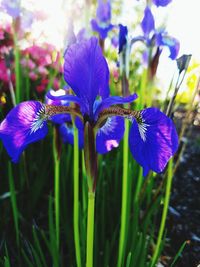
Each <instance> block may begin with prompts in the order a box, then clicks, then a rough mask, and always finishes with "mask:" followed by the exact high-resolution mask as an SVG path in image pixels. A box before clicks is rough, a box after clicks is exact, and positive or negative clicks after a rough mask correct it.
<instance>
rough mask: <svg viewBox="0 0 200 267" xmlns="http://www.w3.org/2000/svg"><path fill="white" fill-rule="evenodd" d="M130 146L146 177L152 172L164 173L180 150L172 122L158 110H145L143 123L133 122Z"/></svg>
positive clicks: (142, 118) (142, 115)
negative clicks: (170, 160) (167, 165)
mask: <svg viewBox="0 0 200 267" xmlns="http://www.w3.org/2000/svg"><path fill="white" fill-rule="evenodd" d="M129 146H130V150H131V153H132V155H133V157H134V158H135V160H136V161H137V162H138V163H139V164H140V165H141V166H142V167H143V173H144V176H146V175H147V174H148V172H149V171H150V170H152V171H154V172H157V173H159V172H162V171H163V169H164V168H165V166H166V164H167V162H168V160H169V159H170V158H171V157H172V156H173V155H174V153H175V152H176V150H177V148H178V136H177V133H176V129H175V126H174V124H173V122H172V120H171V119H170V118H168V117H167V116H166V115H165V114H164V113H162V112H161V111H160V110H159V109H157V108H147V109H144V110H143V111H142V112H141V122H140V123H137V122H136V120H134V121H133V124H132V127H131V129H130V133H129Z"/></svg>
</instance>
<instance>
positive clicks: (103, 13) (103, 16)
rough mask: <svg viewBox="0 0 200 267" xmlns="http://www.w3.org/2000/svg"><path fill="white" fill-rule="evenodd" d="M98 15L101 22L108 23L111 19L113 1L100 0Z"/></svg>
mask: <svg viewBox="0 0 200 267" xmlns="http://www.w3.org/2000/svg"><path fill="white" fill-rule="evenodd" d="M96 17H97V19H98V21H99V22H104V23H107V22H109V21H110V19H111V3H110V0H106V1H104V0H98V7H97V13H96Z"/></svg>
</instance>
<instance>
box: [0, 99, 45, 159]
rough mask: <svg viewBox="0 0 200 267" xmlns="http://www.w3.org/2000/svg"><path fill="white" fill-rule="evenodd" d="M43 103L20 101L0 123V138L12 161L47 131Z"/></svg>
mask: <svg viewBox="0 0 200 267" xmlns="http://www.w3.org/2000/svg"><path fill="white" fill-rule="evenodd" d="M43 115H44V105H43V104H42V103H40V102H37V101H26V102H22V103H20V104H19V105H17V106H16V107H15V108H13V109H12V110H11V111H10V112H9V113H8V115H7V116H6V118H5V119H4V120H3V121H2V123H1V124H0V139H1V140H2V142H3V144H4V146H5V148H6V150H7V152H8V154H9V155H10V157H11V158H12V161H13V162H17V161H18V160H19V157H20V155H21V153H22V152H23V150H24V149H25V148H26V147H27V145H28V144H30V143H33V142H36V141H38V140H40V139H42V138H44V137H45V136H46V134H47V132H48V128H47V122H46V120H45V118H44V116H43Z"/></svg>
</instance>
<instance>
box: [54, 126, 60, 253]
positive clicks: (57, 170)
mask: <svg viewBox="0 0 200 267" xmlns="http://www.w3.org/2000/svg"><path fill="white" fill-rule="evenodd" d="M56 138H57V132H56V129H54V143H53V155H54V186H55V190H54V201H55V227H56V244H57V248H58V249H59V246H60V203H59V202H60V158H59V155H58V151H57V147H56Z"/></svg>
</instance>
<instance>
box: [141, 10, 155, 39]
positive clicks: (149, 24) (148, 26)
mask: <svg viewBox="0 0 200 267" xmlns="http://www.w3.org/2000/svg"><path fill="white" fill-rule="evenodd" d="M141 27H142V31H143V33H144V35H145V36H146V37H148V36H149V34H150V33H151V31H154V29H155V21H154V17H153V14H152V12H151V9H150V8H149V7H148V6H147V7H146V8H145V10H144V17H143V19H142V22H141Z"/></svg>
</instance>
